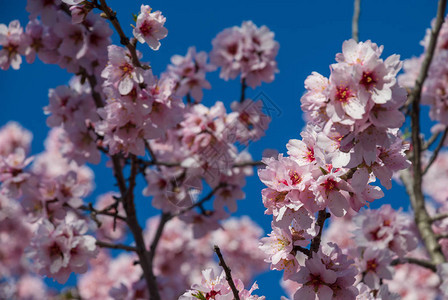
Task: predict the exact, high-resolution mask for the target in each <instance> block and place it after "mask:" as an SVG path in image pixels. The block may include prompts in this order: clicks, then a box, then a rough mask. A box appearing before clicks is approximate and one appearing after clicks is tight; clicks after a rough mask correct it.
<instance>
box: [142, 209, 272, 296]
mask: <svg viewBox="0 0 448 300" xmlns="http://www.w3.org/2000/svg"><path fill="white" fill-rule="evenodd" d="M157 223H158V219H157V218H152V219H150V220H148V222H147V226H146V228H147V231H146V235H145V237H146V241H148V243H150V242H151V241H152V239H153V237H154V234H155V230H156V228H157ZM220 227H221V228H219V229H217V230H214V231H210V229H208V232H207V234H205V235H204V236H202V237H201V238H194V232H193V230H194V225H192V224H191V223H190V224H189V223H186V222H184V221H182V220H180V219H178V218H176V219H173V220H171V221H170V222H169V223H167V224H166V227H165V230H164V232H163V234H162V237H161V238H160V241H159V245H158V247H157V252H156V255H155V259H154V268H155V273H156V275H157V276H158V279H160V280H158V282H160V284H159V285H160V287H161V291H162V292H161V293H162V294H163V295H164V296H165V298H166V299H175V298H176V297H178V296H179V295H180V294H181V293H182V292H183V291H185V290H186V289H187V288H188V287H189V286H191V285H192V284H193V283H195V282H198V281H199V280H200V277H201V273H200V271H201V270H202V269H206V268H213V269H215V270H218V268H219V267H218V265H217V263H216V261H215V259H214V256H213V251H212V249H213V245H218V246H219V247H220V248H221V252H222V254H223V256H224V257H225V259H226V263H227V264H229V265H231V266H232V274H233V275H234V276H235V278H239V279H240V281H241V282H242V283H244V284H248V283H249V282H250V281H251V280H252V278H253V276H254V275H255V274H257V273H259V272H261V271H264V270H265V268H266V264H265V263H264V262H263V258H264V256H263V253H262V252H261V251H260V250H259V249H258V239H259V238H260V237H261V235H262V234H263V232H262V230H261V228H259V227H258V226H257V225H256V224H255V223H253V222H252V221H250V219H249V218H248V217H243V218H240V219H232V218H231V219H228V220H226V221H224V222H222V224H221V226H220Z"/></svg>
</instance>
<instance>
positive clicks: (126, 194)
mask: <svg viewBox="0 0 448 300" xmlns="http://www.w3.org/2000/svg"><path fill="white" fill-rule="evenodd" d="M111 159H112V164H113V170H114V176H115V178H116V179H117V184H118V187H119V189H120V193H121V196H122V200H123V207H124V209H125V211H126V223H127V224H128V227H129V229H130V230H131V232H132V235H133V236H134V240H135V244H136V248H137V251H136V252H137V255H138V257H139V263H140V266H141V268H142V270H143V276H144V278H145V281H146V284H147V287H148V290H149V294H150V296H151V299H155V300H160V299H161V298H160V294H159V290H158V287H157V281H156V277H155V275H154V272H153V269H152V262H151V260H150V257H149V253H148V251H147V250H146V246H145V240H144V238H143V231H142V228H141V227H140V224H139V223H138V220H137V215H136V211H135V203H134V187H135V178H136V176H137V173H138V163H137V160H136V158H135V156H134V155H131V175H130V176H129V188H126V181H125V179H124V176H123V170H122V166H121V160H122V159H121V157H120V156H119V155H113V156H112V157H111Z"/></svg>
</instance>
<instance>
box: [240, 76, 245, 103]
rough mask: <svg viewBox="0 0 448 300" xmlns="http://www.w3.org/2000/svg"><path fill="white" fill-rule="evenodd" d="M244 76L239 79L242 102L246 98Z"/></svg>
mask: <svg viewBox="0 0 448 300" xmlns="http://www.w3.org/2000/svg"><path fill="white" fill-rule="evenodd" d="M246 88H247V85H246V78H243V79H241V97H240V103H243V102H244V100H246Z"/></svg>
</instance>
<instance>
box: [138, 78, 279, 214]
mask: <svg viewBox="0 0 448 300" xmlns="http://www.w3.org/2000/svg"><path fill="white" fill-rule="evenodd" d="M163 78H165V77H163V76H162V79H163ZM232 108H233V109H234V111H233V112H231V113H227V112H226V109H225V107H224V104H223V103H222V102H216V104H215V105H213V106H212V107H210V108H208V107H206V106H204V105H202V104H192V105H189V106H188V107H187V108H186V109H185V114H184V116H183V118H184V119H183V121H182V122H181V123H180V125H178V126H177V127H176V128H174V129H172V130H169V131H167V133H166V134H167V138H166V139H158V140H154V141H150V142H149V144H150V146H151V148H152V149H153V151H154V154H155V156H156V157H157V159H159V160H161V161H164V162H167V163H169V164H172V165H173V166H169V164H168V165H167V166H159V167H158V168H147V169H146V181H147V183H148V187H147V188H146V189H145V190H144V191H143V193H144V195H146V196H153V205H154V206H155V207H157V208H160V209H163V210H164V211H172V212H176V211H179V209H180V208H182V207H183V208H185V207H188V206H190V205H192V204H193V202H194V201H196V200H197V199H196V198H197V197H196V195H197V194H198V193H199V192H200V191H201V190H202V189H203V187H202V184H203V182H202V181H201V179H202V178H203V179H205V182H206V183H207V184H208V185H210V187H212V188H217V190H216V193H215V196H216V197H215V201H214V204H213V205H214V208H215V209H216V210H218V211H219V213H218V214H214V216H215V217H216V216H220V215H222V214H221V212H223V210H222V209H223V207H227V208H228V209H229V210H230V211H231V212H234V211H236V209H237V206H236V200H237V199H243V198H244V193H243V191H242V187H243V186H244V185H245V177H246V176H248V175H251V174H252V172H253V171H252V168H251V167H250V166H244V165H242V166H238V164H239V163H241V164H244V163H250V162H251V161H252V159H251V157H250V155H249V154H248V153H247V152H246V151H242V152H239V150H238V148H237V146H236V145H235V143H237V142H240V143H248V142H249V141H254V140H256V139H258V138H259V137H260V136H261V135H263V134H264V131H265V129H266V128H267V125H268V124H269V121H270V118H269V117H268V116H266V115H265V114H264V113H263V111H262V102H261V101H258V102H253V101H252V100H250V99H246V100H245V101H244V102H243V103H233V104H232Z"/></svg>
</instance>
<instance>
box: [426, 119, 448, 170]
mask: <svg viewBox="0 0 448 300" xmlns="http://www.w3.org/2000/svg"><path fill="white" fill-rule="evenodd" d="M447 134H448V127H446V128H445V131H443V135H442V139H441V140H440V142H439V144H438V145H437V148H436V149H435V150H434V153H433V154H432V156H431V159H430V160H429V162H428V164H427V165H426V167H425V169H424V170H423V173H422V175H425V174H426V172H428V170H429V168H430V167H431V165H432V164H433V163H434V161H435V160H436V159H437V155H439V152H440V149H442V147H443V143H444V142H445V139H446V136H447Z"/></svg>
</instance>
